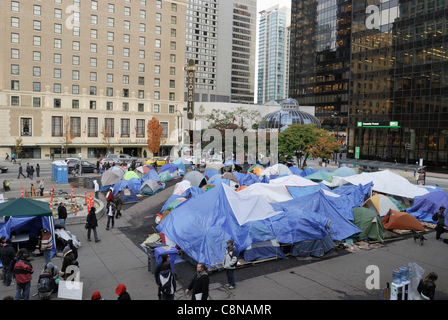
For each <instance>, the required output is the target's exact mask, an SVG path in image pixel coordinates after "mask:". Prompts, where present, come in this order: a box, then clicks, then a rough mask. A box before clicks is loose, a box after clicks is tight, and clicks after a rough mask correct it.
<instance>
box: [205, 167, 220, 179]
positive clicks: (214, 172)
mask: <svg viewBox="0 0 448 320" xmlns="http://www.w3.org/2000/svg"><path fill="white" fill-rule="evenodd" d="M215 175H219V176H221V174H220V173H219V171H218V170H216V169H206V170H205V171H204V176H207V179H208V180H211V178H212V177H213V176H215Z"/></svg>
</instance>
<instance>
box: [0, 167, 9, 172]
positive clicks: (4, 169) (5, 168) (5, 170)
mask: <svg viewBox="0 0 448 320" xmlns="http://www.w3.org/2000/svg"><path fill="white" fill-rule="evenodd" d="M0 171H1V173H5V172H7V171H8V167H3V166H2V167H0Z"/></svg>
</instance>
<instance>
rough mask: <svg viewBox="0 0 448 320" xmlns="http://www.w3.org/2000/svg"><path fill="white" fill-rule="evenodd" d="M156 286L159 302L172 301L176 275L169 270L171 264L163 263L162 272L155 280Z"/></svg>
mask: <svg viewBox="0 0 448 320" xmlns="http://www.w3.org/2000/svg"><path fill="white" fill-rule="evenodd" d="M157 285H158V286H159V288H160V300H174V292H176V275H175V274H174V272H173V271H172V270H171V263H170V262H169V261H165V262H164V263H163V267H162V271H160V273H159V276H158V278H157Z"/></svg>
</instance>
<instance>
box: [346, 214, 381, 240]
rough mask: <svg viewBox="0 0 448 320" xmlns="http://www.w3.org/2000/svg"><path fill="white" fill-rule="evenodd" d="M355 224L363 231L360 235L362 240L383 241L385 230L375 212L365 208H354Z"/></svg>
mask: <svg viewBox="0 0 448 320" xmlns="http://www.w3.org/2000/svg"><path fill="white" fill-rule="evenodd" d="M353 217H354V221H353V223H354V224H355V225H356V226H357V227H358V228H359V229H361V230H362V232H361V233H360V234H359V237H360V238H366V237H367V238H369V239H372V240H380V241H383V237H384V233H385V232H386V229H384V226H383V223H382V222H381V218H380V216H379V215H377V214H376V213H375V212H373V211H372V210H370V209H368V208H364V207H355V208H353Z"/></svg>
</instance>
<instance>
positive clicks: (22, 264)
mask: <svg viewBox="0 0 448 320" xmlns="http://www.w3.org/2000/svg"><path fill="white" fill-rule="evenodd" d="M29 256H30V254H29V253H28V252H27V251H26V249H25V248H22V249H20V250H19V252H17V255H16V258H15V263H14V267H13V270H14V278H15V279H16V297H15V300H20V299H23V300H29V299H30V289H31V279H32V274H33V273H34V269H33V265H32V264H31V262H30V260H29V259H28V258H29Z"/></svg>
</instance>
